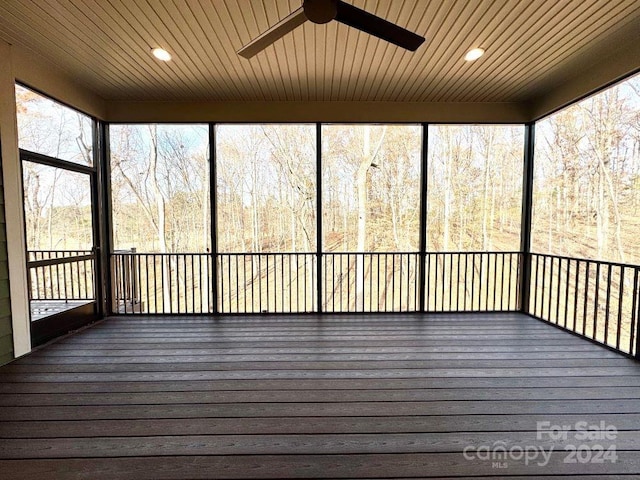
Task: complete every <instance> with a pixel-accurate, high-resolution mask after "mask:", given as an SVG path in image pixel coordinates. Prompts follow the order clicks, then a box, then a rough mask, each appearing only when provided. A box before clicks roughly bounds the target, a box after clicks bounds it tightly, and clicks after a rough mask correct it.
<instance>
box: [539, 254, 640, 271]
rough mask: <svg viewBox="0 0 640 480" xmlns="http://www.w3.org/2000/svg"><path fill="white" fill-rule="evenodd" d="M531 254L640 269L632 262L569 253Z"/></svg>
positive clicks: (639, 266)
mask: <svg viewBox="0 0 640 480" xmlns="http://www.w3.org/2000/svg"><path fill="white" fill-rule="evenodd" d="M531 255H533V256H538V257H548V258H559V259H562V260H576V261H578V262H589V263H593V264H597V265H611V266H613V267H624V268H636V269H640V265H634V264H632V263H623V262H611V261H608V260H596V259H594V258H580V257H569V256H567V255H554V254H551V253H538V252H531Z"/></svg>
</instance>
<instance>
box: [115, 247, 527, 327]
mask: <svg viewBox="0 0 640 480" xmlns="http://www.w3.org/2000/svg"><path fill="white" fill-rule="evenodd" d="M214 257H215V262H216V263H215V267H216V268H215V271H216V272H217V274H216V279H215V292H214V289H213V287H214V279H213V272H214V269H213V268H212V267H213V266H214V265H213V263H212V262H213V260H212V259H213V258H214ZM421 257H422V256H421V255H420V254H419V253H416V252H400V253H398V252H391V253H387V252H380V253H349V252H339V253H337V252H327V253H323V254H322V255H321V259H320V262H318V255H317V254H316V253H221V254H218V255H215V256H214V255H211V254H208V253H179V254H176V253H171V254H169V253H165V254H155V253H137V252H135V250H133V251H124V252H123V251H121V252H115V253H114V254H113V255H112V264H111V267H112V269H111V270H112V292H113V298H112V309H113V311H114V312H118V313H123V314H129V313H131V314H135V313H140V314H142V313H157V314H198V313H203V314H207V313H216V312H218V313H310V312H318V311H322V312H335V313H344V312H353V313H367V312H416V311H420V310H421V301H420V299H421V295H422V294H423V293H422V292H423V289H422V287H421V284H420V278H421V275H420V269H421V268H424V271H425V273H426V275H425V284H424V295H425V297H424V302H423V303H424V306H425V310H426V311H429V312H461V311H467V312H472V311H475V312H477V311H515V310H517V309H518V298H519V297H518V295H519V290H518V285H519V283H518V275H519V265H520V259H521V257H520V254H519V253H515V252H468V253H458V252H453V253H451V252H449V253H428V254H426V255H424V263H423V262H422V261H421ZM318 268H320V271H318ZM318 279H320V281H321V285H320V287H321V288H320V289H318V288H317V287H318V283H317V282H318ZM318 290H320V291H321V292H322V293H321V297H320V305H319V304H318V303H319V302H318ZM214 295H215V298H214Z"/></svg>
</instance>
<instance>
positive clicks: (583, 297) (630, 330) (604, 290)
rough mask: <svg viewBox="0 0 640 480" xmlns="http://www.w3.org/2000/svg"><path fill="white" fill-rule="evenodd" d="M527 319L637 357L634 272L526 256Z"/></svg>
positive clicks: (639, 276) (638, 270) (637, 278)
mask: <svg viewBox="0 0 640 480" xmlns="http://www.w3.org/2000/svg"><path fill="white" fill-rule="evenodd" d="M528 313H530V314H531V315H533V316H535V317H537V318H540V319H542V320H545V321H547V322H550V323H553V324H554V325H557V326H559V327H562V328H564V329H567V330H569V331H571V332H574V333H576V334H578V335H581V336H583V337H586V338H588V339H590V340H593V341H596V342H598V343H601V344H604V345H607V346H609V347H610V348H613V349H615V350H618V351H620V352H622V353H625V354H628V355H632V356H638V355H639V354H640V343H639V341H640V339H639V338H638V326H639V325H638V323H639V320H640V266H635V265H626V264H621V263H615V262H604V261H598V260H590V259H579V258H570V257H563V256H558V255H545V254H538V253H534V254H531V284H530V292H529V305H528Z"/></svg>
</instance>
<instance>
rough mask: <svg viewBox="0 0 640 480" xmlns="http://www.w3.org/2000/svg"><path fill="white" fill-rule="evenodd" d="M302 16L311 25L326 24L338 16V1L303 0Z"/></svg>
mask: <svg viewBox="0 0 640 480" xmlns="http://www.w3.org/2000/svg"><path fill="white" fill-rule="evenodd" d="M302 8H303V9H304V14H305V16H306V17H307V19H309V21H311V22H313V23H328V22H330V21H331V20H333V19H334V18H336V15H338V0H304V1H303V2H302Z"/></svg>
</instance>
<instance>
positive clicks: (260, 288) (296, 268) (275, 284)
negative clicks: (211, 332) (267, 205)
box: [217, 253, 317, 313]
mask: <svg viewBox="0 0 640 480" xmlns="http://www.w3.org/2000/svg"><path fill="white" fill-rule="evenodd" d="M217 261H218V290H217V291H218V311H219V312H220V313H267V312H269V313H308V312H315V311H317V306H316V305H317V299H316V288H315V286H316V269H317V265H316V255H315V254H313V253H255V254H250V253H222V254H219V255H217Z"/></svg>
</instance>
